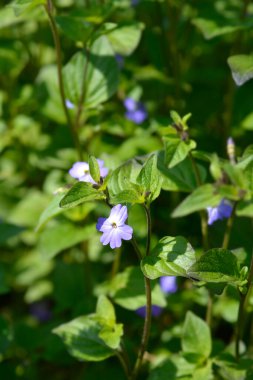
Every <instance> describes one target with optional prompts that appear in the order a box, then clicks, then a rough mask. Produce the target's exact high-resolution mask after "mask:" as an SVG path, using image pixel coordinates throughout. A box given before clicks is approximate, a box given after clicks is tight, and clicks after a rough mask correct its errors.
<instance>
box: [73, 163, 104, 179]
mask: <svg viewBox="0 0 253 380" xmlns="http://www.w3.org/2000/svg"><path fill="white" fill-rule="evenodd" d="M97 162H98V166H99V169H100V177H102V178H104V177H106V176H107V174H108V169H107V168H105V167H104V161H103V160H100V159H97ZM69 174H70V175H71V177H73V178H76V179H78V180H79V181H81V182H90V183H93V184H96V182H95V181H94V179H93V178H92V177H91V175H90V169H89V164H88V163H87V162H80V161H79V162H76V163H75V164H74V165H73V166H72V168H71V169H70V170H69Z"/></svg>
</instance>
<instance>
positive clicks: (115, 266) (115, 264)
mask: <svg viewBox="0 0 253 380" xmlns="http://www.w3.org/2000/svg"><path fill="white" fill-rule="evenodd" d="M121 252H122V251H121V248H117V249H116V250H115V256H114V260H113V265H112V272H111V279H113V278H114V277H115V276H116V274H117V273H118V271H119V267H120V259H121Z"/></svg>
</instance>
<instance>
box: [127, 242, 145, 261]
mask: <svg viewBox="0 0 253 380" xmlns="http://www.w3.org/2000/svg"><path fill="white" fill-rule="evenodd" d="M130 241H131V244H132V246H133V247H134V250H135V252H136V254H137V256H138V259H139V260H140V261H141V260H142V254H141V251H140V250H139V247H138V244H137V242H136V240H135V238H134V237H132V240H130Z"/></svg>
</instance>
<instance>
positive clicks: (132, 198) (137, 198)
mask: <svg viewBox="0 0 253 380" xmlns="http://www.w3.org/2000/svg"><path fill="white" fill-rule="evenodd" d="M132 186H133V188H132V189H128V190H123V191H121V192H120V193H118V194H116V195H112V196H110V203H112V204H114V205H115V204H119V203H132V204H135V203H145V197H144V194H143V190H142V189H141V187H140V186H138V185H135V184H132Z"/></svg>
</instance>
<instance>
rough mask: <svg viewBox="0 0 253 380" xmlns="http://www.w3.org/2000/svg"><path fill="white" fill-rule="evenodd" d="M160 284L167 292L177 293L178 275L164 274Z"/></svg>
mask: <svg viewBox="0 0 253 380" xmlns="http://www.w3.org/2000/svg"><path fill="white" fill-rule="evenodd" d="M160 286H161V289H162V291H163V292H164V293H165V294H170V293H175V292H176V291H177V278H176V276H162V277H160Z"/></svg>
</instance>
